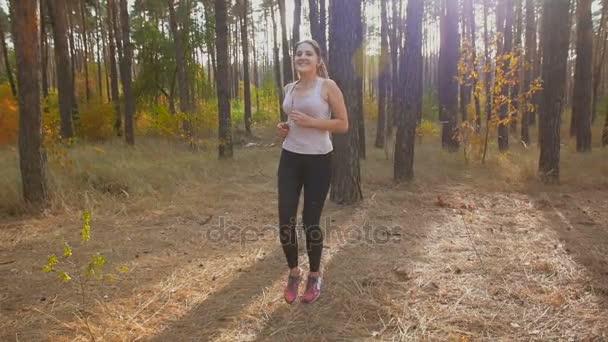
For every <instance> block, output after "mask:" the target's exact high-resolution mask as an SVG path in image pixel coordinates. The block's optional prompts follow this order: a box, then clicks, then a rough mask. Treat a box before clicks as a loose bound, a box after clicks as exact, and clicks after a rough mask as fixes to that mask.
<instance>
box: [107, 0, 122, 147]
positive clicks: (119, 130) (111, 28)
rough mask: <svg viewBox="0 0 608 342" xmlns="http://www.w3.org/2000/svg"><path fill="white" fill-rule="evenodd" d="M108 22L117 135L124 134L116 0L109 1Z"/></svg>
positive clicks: (112, 92)
mask: <svg viewBox="0 0 608 342" xmlns="http://www.w3.org/2000/svg"><path fill="white" fill-rule="evenodd" d="M106 5H107V24H108V46H109V47H108V49H109V50H110V51H109V54H108V64H109V66H110V84H111V89H112V90H111V94H112V102H113V104H114V131H115V132H116V135H117V136H119V137H120V136H122V115H121V111H120V97H119V94H118V69H117V67H116V41H117V40H118V39H116V34H117V32H116V31H115V27H116V25H115V20H116V18H115V16H114V15H113V14H114V13H115V6H116V4H115V3H114V0H108V1H107V4H106Z"/></svg>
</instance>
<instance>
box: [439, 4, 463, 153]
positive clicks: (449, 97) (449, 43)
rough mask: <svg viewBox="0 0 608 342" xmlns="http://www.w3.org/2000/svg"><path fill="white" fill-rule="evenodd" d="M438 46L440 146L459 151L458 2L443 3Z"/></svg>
mask: <svg viewBox="0 0 608 342" xmlns="http://www.w3.org/2000/svg"><path fill="white" fill-rule="evenodd" d="M440 20H441V46H440V50H439V117H440V118H441V121H442V124H443V126H442V133H441V144H442V146H443V147H444V148H445V149H447V150H448V151H451V152H455V151H457V150H458V147H459V143H458V140H457V139H456V136H455V135H456V129H457V121H458V119H457V113H458V82H457V80H456V75H457V68H458V59H459V56H458V55H459V46H458V45H459V38H458V2H457V1H452V0H442V6H441V17H440Z"/></svg>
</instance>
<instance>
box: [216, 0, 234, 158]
mask: <svg viewBox="0 0 608 342" xmlns="http://www.w3.org/2000/svg"><path fill="white" fill-rule="evenodd" d="M226 7H227V6H226V0H215V32H216V42H215V47H216V49H217V52H216V54H217V72H218V74H217V75H216V78H215V80H216V83H217V86H216V88H217V101H218V110H219V112H218V113H219V144H218V153H219V158H220V159H226V158H232V156H233V152H232V131H231V130H232V122H231V121H232V120H231V117H230V79H229V76H228V75H229V71H228V69H229V66H228V61H229V58H228V10H227V8H226Z"/></svg>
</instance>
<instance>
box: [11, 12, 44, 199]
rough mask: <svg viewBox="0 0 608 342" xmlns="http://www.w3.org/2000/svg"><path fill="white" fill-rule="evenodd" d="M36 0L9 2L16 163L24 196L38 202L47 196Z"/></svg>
mask: <svg viewBox="0 0 608 342" xmlns="http://www.w3.org/2000/svg"><path fill="white" fill-rule="evenodd" d="M37 13H38V2H37V1H21V0H13V1H12V14H13V18H12V32H13V34H14V37H13V38H14V40H13V43H14V46H15V55H16V57H17V82H18V84H19V95H18V101H19V166H20V170H21V182H22V187H23V197H24V199H25V201H26V202H28V203H31V204H34V205H41V204H44V202H45V201H46V198H47V185H46V184H47V183H46V163H45V160H46V158H45V157H44V152H43V150H42V113H41V109H40V61H39V58H40V54H39V53H40V50H39V47H40V46H39V40H38V16H37Z"/></svg>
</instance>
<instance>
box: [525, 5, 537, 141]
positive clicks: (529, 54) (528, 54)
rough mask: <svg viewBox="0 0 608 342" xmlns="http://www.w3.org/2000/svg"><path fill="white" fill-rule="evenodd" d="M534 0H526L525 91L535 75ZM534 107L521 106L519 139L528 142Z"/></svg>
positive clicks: (527, 90)
mask: <svg viewBox="0 0 608 342" xmlns="http://www.w3.org/2000/svg"><path fill="white" fill-rule="evenodd" d="M534 2H535V1H534V0H526V51H525V66H524V91H525V92H526V93H527V92H529V91H530V89H531V88H532V82H533V81H534V78H535V77H536V75H535V74H534V73H533V67H534V58H535V56H536V55H537V53H536V20H535V15H536V14H535V13H536V8H535V4H534ZM535 112H536V109H535V108H533V107H531V106H530V105H528V106H525V107H523V108H522V118H521V140H522V141H523V142H524V143H525V144H526V145H529V144H530V117H531V116H533V115H534V113H535Z"/></svg>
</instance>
